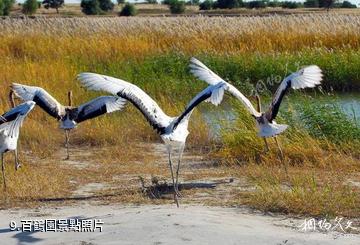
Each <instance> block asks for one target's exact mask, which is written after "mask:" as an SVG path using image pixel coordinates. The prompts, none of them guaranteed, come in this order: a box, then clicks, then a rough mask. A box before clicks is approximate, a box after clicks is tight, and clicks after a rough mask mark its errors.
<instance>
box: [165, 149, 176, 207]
mask: <svg viewBox="0 0 360 245" xmlns="http://www.w3.org/2000/svg"><path fill="white" fill-rule="evenodd" d="M168 154H169V167H170V172H171V178H172V182H173V188H174V201H175V203H176V206H177V207H179V201H178V198H177V194H176V187H175V179H174V171H173V166H172V162H171V147H168Z"/></svg>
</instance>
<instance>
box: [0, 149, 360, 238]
mask: <svg viewBox="0 0 360 245" xmlns="http://www.w3.org/2000/svg"><path fill="white" fill-rule="evenodd" d="M140 147H142V146H140ZM146 147H147V149H148V151H147V154H149V155H153V156H155V157H154V158H150V160H148V163H146V164H147V165H146V164H145V162H144V161H141V160H140V161H138V162H137V161H134V162H132V163H128V164H129V165H126V163H125V164H124V165H122V163H121V162H119V161H115V162H113V163H105V164H110V165H109V166H107V165H106V166H103V165H104V163H101V162H100V160H99V159H98V158H97V155H94V154H93V153H92V152H93V151H91V150H89V149H87V148H83V149H82V148H77V149H74V150H72V157H71V160H70V161H65V160H59V162H58V163H59V164H60V166H64V167H67V168H70V169H72V170H74V171H75V170H80V171H82V174H81V175H80V177H82V176H83V175H87V174H89V173H91V171H93V170H97V169H98V168H99V167H102V169H101V170H100V171H99V172H95V174H94V176H98V175H99V174H101V173H102V172H103V171H106V170H107V167H109V168H110V169H111V172H110V173H111V174H110V175H109V176H110V177H111V178H109V176H108V178H105V176H104V177H99V178H97V179H92V178H90V179H89V181H86V182H80V181H81V180H80V179H76V178H75V177H74V178H75V179H74V180H73V181H75V182H76V183H82V184H81V185H80V184H79V185H78V186H77V189H74V190H73V191H72V192H71V196H70V197H69V198H70V199H72V198H75V200H73V201H72V203H71V206H69V204H64V202H62V201H61V198H60V200H59V201H55V202H49V203H47V202H46V201H44V202H43V203H42V204H41V205H40V206H41V207H40V208H32V209H20V208H12V209H5V210H1V211H0V244H6V245H12V244H19V245H20V244H81V245H90V244H154V245H155V244H156V245H160V244H251V245H253V244H256V245H257V244H260V245H261V244H266V245H278V244H282V245H287V244H292V245H295V244H306V245H308V244H310V245H311V244H320V245H321V244H324V245H325V244H326V245H327V244H341V245H343V244H344V245H347V244H349V245H350V244H352V245H358V244H360V235H353V234H341V233H337V232H329V233H320V232H302V231H301V228H299V227H300V225H301V224H302V223H303V222H304V219H293V218H289V217H286V216H282V215H274V216H271V215H263V214H262V213H260V212H253V211H250V210H249V209H247V208H230V207H213V206H211V207H209V206H206V205H207V204H211V205H217V206H222V205H226V206H230V205H228V204H229V203H228V200H233V199H234V193H235V192H234V190H235V189H237V190H239V189H241V190H242V191H253V188H254V187H253V186H251V185H249V183H247V181H246V180H245V179H240V178H232V176H231V175H229V173H228V172H226V170H224V169H222V168H221V167H219V166H216V163H210V162H208V161H207V160H206V159H205V158H203V157H200V156H199V155H202V154H198V155H196V154H191V153H189V151H186V153H185V156H184V163H183V165H182V168H181V170H182V171H181V178H180V180H181V182H182V183H183V184H184V183H185V184H189V183H190V184H192V183H196V184H202V185H203V184H209V183H210V184H211V183H215V182H221V181H223V180H230V179H231V181H229V182H224V183H222V184H216V185H215V187H213V188H203V189H202V188H200V189H199V188H195V189H190V190H184V191H182V193H183V198H182V199H181V206H180V208H176V206H175V205H168V204H166V203H170V202H171V199H172V196H171V194H167V195H164V196H163V197H162V198H165V199H162V200H157V201H158V202H157V203H159V205H140V206H126V205H124V204H122V202H121V201H119V200H118V199H116V198H115V199H107V200H106V201H104V199H103V198H104V197H102V196H101V195H105V194H106V193H107V191H109V190H112V189H114V188H115V189H116V188H117V189H116V191H119V190H120V191H122V190H123V189H124V188H125V187H126V188H133V189H134V190H139V188H140V185H139V181H138V179H137V177H138V175H142V176H143V177H144V179H145V180H146V181H147V184H149V181H150V179H151V177H152V175H153V174H154V173H155V175H156V176H159V177H160V178H163V179H166V181H168V182H170V178H169V173H168V170H167V158H166V154H165V150H164V148H163V147H162V145H160V144H147V145H146ZM98 150H100V149H98ZM103 150H105V151H107V150H108V149H103ZM62 153H63V152H59V155H55V156H54V158H56V159H62V156H63V154H62ZM154 159H155V160H154ZM144 164H145V165H146V166H144ZM136 165H139V166H141V168H137V167H136ZM130 166H131V167H134V169H132V168H130ZM152 168H154V169H155V170H153V169H152ZM92 169H93V170H92ZM158 169H160V170H161V169H162V170H161V171H158ZM164 169H165V170H164ZM86 171H90V172H86ZM149 171H154V172H153V174H148V172H149ZM107 179H108V180H109V179H110V180H111V181H106V180H107ZM94 196H100V197H99V198H97V197H96V198H92V197H94ZM77 198H78V199H77ZM131 198H132V197H131ZM66 199H67V198H66V197H65V198H64V200H66ZM145 199H146V198H145ZM146 200H148V199H146ZM105 203H107V204H108V205H105ZM140 203H142V202H141V201H140ZM145 203H149V201H147V202H145ZM48 204H51V205H48ZM46 219H47V220H49V219H57V220H59V219H62V220H64V219H65V220H67V221H66V222H70V219H79V220H80V222H81V220H84V219H101V221H102V222H103V231H102V232H99V231H98V230H97V231H95V232H73V231H71V232H39V231H36V232H21V229H19V230H18V229H15V231H12V230H10V228H9V223H10V221H15V222H16V224H17V225H16V227H18V228H20V227H21V224H22V223H21V221H22V220H32V221H34V220H40V221H41V220H42V221H44V220H46ZM34 228H35V226H32V228H31V229H32V231H33V230H34Z"/></svg>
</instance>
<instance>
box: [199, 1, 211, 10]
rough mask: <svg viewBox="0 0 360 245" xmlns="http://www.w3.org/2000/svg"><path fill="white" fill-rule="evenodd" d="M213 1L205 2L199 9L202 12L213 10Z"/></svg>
mask: <svg viewBox="0 0 360 245" xmlns="http://www.w3.org/2000/svg"><path fill="white" fill-rule="evenodd" d="M213 4H214V3H213V1H211V0H205V1H204V2H202V3H200V5H199V8H200V10H210V9H212V8H213Z"/></svg>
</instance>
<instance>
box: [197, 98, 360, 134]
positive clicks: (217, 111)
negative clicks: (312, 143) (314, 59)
mask: <svg viewBox="0 0 360 245" xmlns="http://www.w3.org/2000/svg"><path fill="white" fill-rule="evenodd" d="M303 99H304V98H300V97H299V95H297V96H292V97H291V98H289V100H291V102H292V103H294V104H296V101H299V103H301V100H303ZM316 101H317V103H320V104H335V105H338V106H339V107H340V108H341V110H342V111H343V112H344V114H345V115H346V116H347V117H348V118H349V119H350V120H353V121H354V122H355V123H356V124H357V125H358V126H359V127H360V93H359V94H336V95H328V96H325V95H321V96H316ZM269 102H270V100H269V99H266V100H265V101H264V103H263V104H264V105H263V108H264V109H267V105H269ZM286 104H287V103H286V100H284V101H283V103H282V105H281V107H280V113H281V109H282V108H284V107H286V106H287V105H286ZM234 106H243V105H242V104H241V103H240V102H238V103H236V105H234ZM254 106H255V104H254ZM201 113H202V115H203V117H204V119H205V121H206V122H207V124H208V125H209V127H210V132H211V134H212V136H215V137H217V136H219V134H220V129H223V127H224V125H225V127H226V125H228V126H229V127H231V125H232V124H233V122H234V121H235V120H236V112H235V111H234V108H233V107H232V105H230V103H227V101H225V102H224V103H222V104H221V106H219V107H214V106H207V107H205V109H204V108H203V109H202V110H201ZM223 122H226V123H227V124H224V123H223Z"/></svg>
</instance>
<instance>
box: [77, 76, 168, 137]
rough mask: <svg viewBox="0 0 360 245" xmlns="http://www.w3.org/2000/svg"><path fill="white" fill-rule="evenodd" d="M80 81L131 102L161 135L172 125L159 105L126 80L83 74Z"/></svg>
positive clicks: (89, 87) (88, 86)
mask: <svg viewBox="0 0 360 245" xmlns="http://www.w3.org/2000/svg"><path fill="white" fill-rule="evenodd" d="M78 79H79V80H80V81H81V83H82V84H83V85H84V86H85V87H87V88H88V89H91V90H95V91H100V90H102V91H106V92H108V93H111V94H113V95H117V96H120V97H122V98H124V99H127V100H128V101H130V102H131V103H132V104H133V105H134V106H135V107H136V108H137V109H138V110H139V111H140V112H141V113H142V114H143V115H144V116H145V118H146V119H147V121H148V122H149V123H150V125H151V126H152V127H153V128H154V129H156V130H157V131H158V132H160V133H164V132H165V128H166V127H167V126H168V125H169V124H170V122H171V120H172V118H171V117H169V116H167V115H166V114H165V113H164V112H163V111H162V110H161V108H160V107H159V105H158V104H157V103H156V102H155V101H154V100H153V99H152V98H151V97H150V96H149V95H148V94H146V93H145V92H144V91H143V90H142V89H140V88H139V87H137V86H136V85H134V84H131V83H129V82H126V81H124V80H121V79H118V78H114V77H109V76H105V75H100V74H95V73H81V74H79V75H78Z"/></svg>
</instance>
